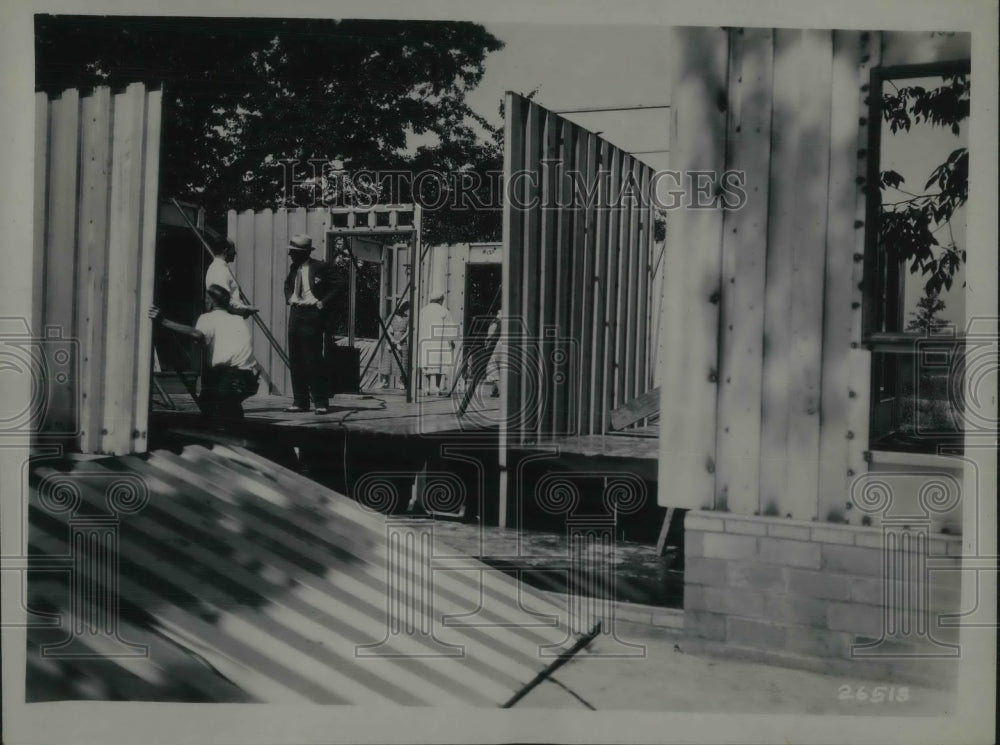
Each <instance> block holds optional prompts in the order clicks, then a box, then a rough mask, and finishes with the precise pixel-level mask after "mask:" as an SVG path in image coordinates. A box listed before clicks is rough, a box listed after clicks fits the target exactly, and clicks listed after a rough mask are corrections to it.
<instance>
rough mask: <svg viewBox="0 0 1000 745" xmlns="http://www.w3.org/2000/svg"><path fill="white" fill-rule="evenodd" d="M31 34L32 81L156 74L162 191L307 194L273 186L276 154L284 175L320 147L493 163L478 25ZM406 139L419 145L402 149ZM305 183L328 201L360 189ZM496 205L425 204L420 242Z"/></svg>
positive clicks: (224, 195) (166, 24) (66, 84)
mask: <svg viewBox="0 0 1000 745" xmlns="http://www.w3.org/2000/svg"><path fill="white" fill-rule="evenodd" d="M35 34H36V42H35V49H36V88H37V89H38V90H42V91H46V92H48V93H50V94H58V93H59V92H61V91H62V90H64V89H66V88H71V87H75V88H84V89H86V88H91V87H93V86H97V85H108V86H111V87H112V88H121V87H123V86H124V85H126V84H128V83H131V82H136V81H138V82H143V83H146V84H148V85H150V86H160V85H162V86H163V88H164V143H163V152H162V157H161V179H162V180H161V193H162V194H164V195H166V196H172V197H178V198H182V199H189V200H191V201H194V202H197V203H199V204H201V205H202V206H204V207H205V208H206V209H207V210H208V211H209V212H214V213H216V214H221V213H222V212H224V211H225V210H227V209H236V210H243V209H261V208H264V207H274V206H279V205H281V204H283V203H284V204H288V205H289V206H290V205H291V203H298V204H300V205H302V206H306V205H305V204H304V203H303V202H302V201H301V198H302V197H303V196H309V189H297V190H292V191H291V193H290V194H287V195H286V190H285V186H286V176H285V173H286V171H285V169H286V168H287V166H282V163H283V162H295V161H297V162H299V163H300V168H299V170H298V171H297V172H296V174H295V176H296V178H297V179H302V178H305V177H306V176H308V175H310V171H309V166H308V165H307V164H306V161H307V160H308V159H320V160H322V161H324V162H326V163H328V164H330V167H331V168H334V169H342V170H343V171H345V172H348V173H357V172H359V171H362V170H364V171H373V172H374V171H381V172H385V171H390V170H394V171H411V172H412V171H414V170H417V169H430V170H435V171H438V172H441V173H443V174H451V173H457V172H459V171H465V172H467V173H474V174H477V175H479V177H480V180H481V181H485V173H486V169H488V168H491V167H495V165H496V163H497V162H498V159H497V154H496V143H495V142H494V141H493V139H494V138H493V137H492V136H491V129H490V126H489V124H488V123H487V122H486V121H484V120H483V119H482V117H480V116H479V115H477V114H476V113H475V112H473V111H472V110H471V109H470V108H469V107H468V106H467V105H466V103H465V96H466V94H467V93H468V91H470V90H472V89H473V88H474V87H475V86H476V85H478V84H479V82H480V81H481V80H482V77H483V74H484V70H485V67H484V63H485V59H486V56H487V55H488V54H489V53H490V52H493V51H496V50H498V49H500V48H501V47H502V42H500V41H499V40H498V39H497V38H495V37H494V36H493V35H492V34H490V33H489V32H488V31H486V29H485V28H483V27H482V26H479V25H476V24H472V23H452V22H423V21H419V22H418V21H375V20H317V19H284V20H282V19H256V18H224V19H222V18H218V19H212V18H205V19H190V18H136V17H125V18H123V17H101V16H41V15H40V16H36V24H35ZM480 132H484V133H486V135H488V136H487V137H486V138H485V141H484V139H483V138H481V137H480ZM411 137H417V138H420V139H421V140H422V141H426V142H427V144H425V145H423V146H421V147H419V148H416V150H415V152H412V151H411V150H410V149H408V146H409V144H410V138H411ZM376 195H377V198H378V199H379V201H399V200H400V198H401V197H405V196H408V195H404V194H400V193H398V189H397V190H396V191H395V192H394V191H393V189H392V188H388V189H382V190H377V193H376ZM311 196H319V197H322V198H324V199H330V200H332V203H331V202H327V203H326V206H332V204H345V203H350V202H351V200H353V199H355V198H356V197H358V192H357V190H351V189H346V190H344V189H341V190H339V191H338V190H330V189H328V190H326V191H325V192H322V193H320V194H319V195H316V194H315V193H312V194H311ZM368 196H371V194H369V195H368ZM405 201H410V200H409V199H406V200H405ZM493 206H494V207H496V209H495V210H494V211H493V212H492V213H483V214H478V215H476V216H475V219H474V220H470V219H469V215H468V214H464V215H463V214H462V213H460V212H457V211H454V210H449V209H442V210H439V211H435V212H431V213H429V214H428V220H427V221H426V222H425V236H424V237H425V240H426V241H429V242H438V241H440V240H442V239H455V238H458V239H463V238H464V239H465V240H486V239H490V238H494V237H497V236H498V235H499V226H500V211H499V204H498V203H497V204H495V205H493ZM470 233H473V234H471V235H470Z"/></svg>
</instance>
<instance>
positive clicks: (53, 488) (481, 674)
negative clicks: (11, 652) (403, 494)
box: [29, 446, 573, 706]
mask: <svg viewBox="0 0 1000 745" xmlns="http://www.w3.org/2000/svg"><path fill="white" fill-rule="evenodd" d="M31 505H32V511H31V521H30V523H31V528H30V544H31V546H32V551H33V554H34V556H35V557H36V559H35V560H36V561H42V560H46V559H51V558H52V557H57V558H58V557H62V558H63V559H65V558H66V557H71V556H73V555H74V554H73V551H74V550H78V543H75V542H74V541H73V540H72V539H71V538H70V535H71V534H72V533H73V531H74V530H79V528H80V526H81V525H83V523H84V522H86V519H87V517H86V515H88V514H89V515H90V516H91V520H93V515H95V514H103V515H108V514H109V508H110V510H111V511H110V516H111V517H116V518H117V522H116V523H115V524H116V526H117V527H116V530H117V536H118V545H117V554H116V555H117V562H118V572H117V573H109V572H105V571H103V569H102V567H101V566H100V563H99V562H96V561H93V560H91V561H89V562H88V561H80V560H75V563H74V567H75V570H76V571H77V573H78V574H79V575H80V579H82V580H83V583H82V584H79V585H73V587H74V588H75V589H76V590H79V588H81V587H84V588H86V589H87V590H88V591H93V593H94V594H91V595H86V593H85V595H86V596H87V597H110V594H109V593H108V589H109V588H110V587H111V586H112V585H114V584H116V585H117V592H118V594H119V595H120V602H121V608H122V613H121V614H120V615H121V618H123V619H124V621H123V624H122V625H121V626H120V627H118V628H119V631H120V636H121V638H122V639H124V640H125V641H127V642H130V643H139V644H148V645H149V654H148V656H147V657H145V658H139V659H122V660H118V659H116V658H114V657H111V658H108V659H105V660H103V661H99V662H100V665H101V666H102V667H101V670H102V671H103V672H100V673H99V674H98V673H95V669H94V668H90V669H89V674H90V675H106V676H109V677H108V679H109V680H125V679H128V676H135V677H137V678H138V679H140V680H142V681H144V683H143V684H142V685H141V686H140V687H139V688H137V689H136V691H133V696H135V695H139V696H142V695H146V696H149V697H153V698H163V697H164V696H167V695H168V694H169V695H181V694H177V693H176V692H177V691H179V690H182V689H183V688H184V685H188V684H189V686H190V690H189V691H188V694H187V695H188V696H189V699H188V700H191V699H195V700H210V701H211V700H243V699H241V697H244V698H245V699H246V700H256V701H266V702H279V701H280V702H293V701H295V702H313V703H340V704H348V703H349V704H366V705H370V704H373V703H385V704H396V705H447V704H449V703H451V704H455V703H462V704H473V705H480V706H498V705H501V704H503V703H504V702H505V701H507V700H508V699H509V698H510V697H511V695H512V694H513V693H514V692H515V691H517V690H518V689H519V688H521V687H522V686H523V685H524V684H526V683H528V682H529V681H530V680H532V678H534V676H535V675H536V674H537V673H538V672H539V671H541V670H542V669H543V668H544V667H545V666H546V665H547V664H549V663H550V662H551V661H552V659H553V656H552V651H553V650H558V649H561V648H563V646H567V645H569V644H571V643H572V641H573V637H572V634H571V633H570V630H569V629H570V626H569V620H568V619H565V618H564V617H563V616H564V615H565V612H564V611H562V610H560V609H559V608H558V607H557V606H555V605H554V604H552V603H551V602H550V601H549V600H548V599H546V598H545V597H543V596H541V595H539V594H538V593H535V592H533V591H532V590H531V589H530V588H526V587H523V586H520V585H519V584H518V583H517V582H515V581H513V580H511V579H509V578H508V577H506V576H505V575H502V574H500V573H499V572H497V571H496V570H493V569H490V568H489V567H487V566H486V565H484V564H481V563H479V562H477V561H475V560H474V559H471V558H470V559H468V560H466V559H464V558H463V559H461V560H460V561H459V562H458V566H456V565H455V564H456V562H455V559H456V558H459V557H458V555H457V554H455V552H453V551H450V550H448V549H447V548H446V547H443V546H440V545H439V544H438V542H437V541H436V540H434V539H433V535H432V530H433V526H432V524H431V523H430V522H428V521H423V522H421V521H403V522H397V521H394V520H393V519H392V518H385V517H383V516H382V515H379V514H375V513H371V512H368V511H366V510H365V509H363V508H362V507H361V506H359V505H358V504H356V503H354V502H352V501H350V500H348V499H346V498H344V497H342V496H340V495H338V494H336V493H334V492H331V491H329V490H327V489H325V488H323V487H321V486H319V485H317V484H315V483H314V482H312V481H309V480H307V479H305V478H303V477H301V476H299V475H298V474H295V473H293V472H291V471H288V470H286V469H283V468H282V467H280V466H277V465H276V464H274V463H272V462H270V461H267V460H265V459H263V458H261V457H259V456H257V455H255V454H253V453H251V452H249V451H246V450H242V449H239V448H227V447H222V446H217V447H216V448H215V449H214V450H207V449H205V448H202V447H189V448H187V449H185V450H184V451H183V452H181V453H179V454H175V453H170V452H166V451H156V452H154V453H151V454H150V455H149V456H148V457H147V458H142V457H137V456H128V457H123V458H115V459H104V460H96V461H83V462H75V463H66V462H65V461H54V462H51V463H47V462H45V461H42V462H38V463H37V464H36V465H35V466H34V467H33V468H32V472H31ZM105 524H106V523H105ZM445 556H447V557H448V562H449V563H448V565H447V566H446V565H443V564H440V561H441V558H442V557H445ZM38 576H42V575H38ZM487 576H488V580H485V581H484V577H487ZM431 578H432V579H431ZM428 580H429V581H428ZM67 589H68V588H67V586H66V584H64V583H45V582H31V583H30V584H29V594H30V595H31V597H32V598H33V599H34V601H33V602H37V601H38V600H39V599H43V600H45V601H46V602H47V603H48V604H49V605H50V606H52V605H54V606H56V607H57V608H58V609H59V610H66V609H67V605H66V603H67V600H68V599H69V598H74V599H75V598H76V597H77V596H78V595H79V592H78V591H77V592H74V593H73V594H72V595H70V596H69V598H67V596H66V594H65V593H66V591H67ZM68 610H69V612H70V613H71V614H77V615H80V614H84V615H86V614H87V613H89V614H90V615H89V616H87V618H88V619H89V621H88V622H93V621H94V620H95V619H96V620H98V621H100V620H103V618H104V617H103V616H100V613H101V612H103V611H100V609H97V608H94V609H91V608H85V607H83V606H80V605H79V604H77V603H75V602H70V605H69V608H68ZM95 613H96V614H97V615H96V616H95V615H94V614H95ZM445 617H449V618H450V620H449V621H445V620H444V619H445ZM85 627H86V625H84V628H85ZM35 643H36V644H37V643H38V639H37V638H36V640H35ZM74 643H79V644H80V645H81V647H80V648H81V649H82V648H88V649H92V650H94V649H98V648H99V647H101V645H102V644H104V645H105V647H108V645H109V642H108V639H107V638H105V636H101V635H99V634H84V635H83V636H82V637H80V638H79V639H78V640H76V641H75V642H74ZM112 647H114V640H113V639H112V640H111V642H110V647H109V648H107V649H103V652H104V653H105V654H107V653H108V651H113V649H111V648H112ZM542 648H546V649H547V650H548V653H547V654H546V653H545V652H543V649H542ZM176 650H184V651H185V652H186V654H187V655H197V656H198V657H200V658H201V659H203V660H204V661H205V662H207V663H208V664H209V665H210V666H211V668H214V670H216V671H218V673H220V674H221V676H213V675H208V674H206V672H205V669H204V668H202V669H201V670H200V672H199V671H192V670H191V669H190V668H191V666H190V665H179V666H174V665H172V664H171V662H172V657H176V656H177V653H176ZM119 651H121V650H119ZM181 656H182V657H183V655H181ZM81 664H82V663H81ZM108 665H111V669H107V666H108ZM82 666H83V667H84V668H86V667H87V666H86V665H82ZM188 676H190V681H188ZM137 692H138V693H137Z"/></svg>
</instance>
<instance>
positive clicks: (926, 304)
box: [906, 292, 948, 334]
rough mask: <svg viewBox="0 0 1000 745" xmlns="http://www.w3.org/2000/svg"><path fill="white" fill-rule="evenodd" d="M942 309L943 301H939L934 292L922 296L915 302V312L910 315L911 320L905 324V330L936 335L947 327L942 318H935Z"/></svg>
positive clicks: (943, 307)
mask: <svg viewBox="0 0 1000 745" xmlns="http://www.w3.org/2000/svg"><path fill="white" fill-rule="evenodd" d="M944 309H945V304H944V300H941V299H940V298H939V297H938V294H937V293H936V292H933V293H928V294H926V295H924V296H923V297H922V298H920V300H918V301H917V310H916V312H911V313H910V315H911V316H913V318H911V319H910V321H909V323H907V324H906V330H907V331H921V332H923V333H925V334H936V333H938V332H939V331H941V330H942V329H944V327H945V326H947V325H948V324H947V322H946V321H945V320H944V319H943V318H938V316H937V314H938V313H940V312H941V311H942V310H944Z"/></svg>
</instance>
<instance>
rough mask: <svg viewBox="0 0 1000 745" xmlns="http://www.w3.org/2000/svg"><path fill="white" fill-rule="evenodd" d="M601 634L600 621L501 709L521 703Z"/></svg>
mask: <svg viewBox="0 0 1000 745" xmlns="http://www.w3.org/2000/svg"><path fill="white" fill-rule="evenodd" d="M600 633H601V622H600V621H598V622H597V625H596V626H594V628H592V629H591V630H590V631H589V632H587V633H586V634H584V635H583V636H581V637H580V638H579V639H577V640H576V644H574V645H573V646H572V647H571V648H570V649H567V650H566V651H565V652H563V653H562V654H560V655H559V656H558V657H556V658H555V659H554V660H553V661H552V662H551V663H549V664H548V665H547V666H546V667H545V669H544V670H542V671H541V672H540V673H538V675H536V676H535V677H534V678H532V679H531V680H530V681H529V682H528V683H526V684H525V685H524V686H523V687H522V688H521V690H519V691H518V692H517V693H515V694H514V695H513V696H511V698H510V699H509V700H508V701H507V702H506V703H505V704H503V705H502V706H501V707H500V708H501V709H509V708H511V707H512V706H513V705H514V704H516V703H517V702H518V701H520V700H521V699H522V698H524V697H525V696H527V695H528V694H529V693H530V692H531V691H532V690H534V688H535V686H537V685H538V684H539V683H541V682H542V681H544V680H545V679H546V678H549V677H551V676H552V674H553V673H554V672H555V671H556V670H558V669H559V668H560V667H562V666H563V665H565V664H566V663H567V662H569V661H570V660H571V659H573V656H574V655H575V654H576V653H577V652H579V651H580V650H581V649H583V648H584V647H586V646H587V645H588V644H590V643H591V642H592V641H593V640H594V638H595V637H596V636H597V635H598V634H600Z"/></svg>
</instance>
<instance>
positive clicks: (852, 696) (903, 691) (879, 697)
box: [837, 684, 910, 704]
mask: <svg viewBox="0 0 1000 745" xmlns="http://www.w3.org/2000/svg"><path fill="white" fill-rule="evenodd" d="M837 698H838V699H839V700H840V701H866V702H868V703H871V704H881V703H903V702H904V701H909V700H910V689H909V688H907V687H906V686H872V687H869V686H863V685H861V686H857V687H854V686H850V685H847V684H844V685H842V686H840V688H839V689H838V692H837Z"/></svg>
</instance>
